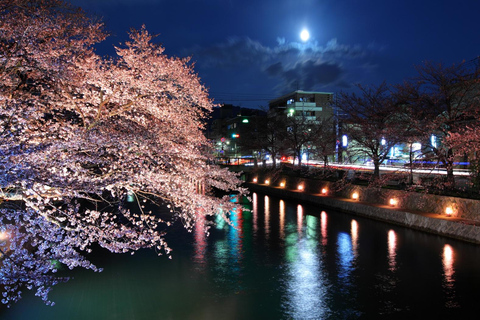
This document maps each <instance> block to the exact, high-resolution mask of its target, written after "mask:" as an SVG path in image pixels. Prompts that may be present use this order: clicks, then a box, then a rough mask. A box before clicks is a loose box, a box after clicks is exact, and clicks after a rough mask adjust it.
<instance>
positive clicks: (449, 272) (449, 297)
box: [442, 244, 459, 308]
mask: <svg viewBox="0 0 480 320" xmlns="http://www.w3.org/2000/svg"><path fill="white" fill-rule="evenodd" d="M454 262H455V252H454V251H453V248H452V247H451V246H450V245H448V244H446V245H445V246H444V247H443V254H442V265H443V274H444V280H443V290H444V292H445V295H446V303H445V305H446V307H448V308H457V307H459V304H458V302H457V301H456V300H457V299H456V294H455V278H454V275H455V268H454V266H453V264H454Z"/></svg>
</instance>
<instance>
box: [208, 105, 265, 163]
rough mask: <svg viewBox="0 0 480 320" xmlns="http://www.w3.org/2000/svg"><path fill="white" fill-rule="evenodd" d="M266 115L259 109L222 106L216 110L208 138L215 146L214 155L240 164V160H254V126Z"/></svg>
mask: <svg viewBox="0 0 480 320" xmlns="http://www.w3.org/2000/svg"><path fill="white" fill-rule="evenodd" d="M265 116H266V113H265V112H263V111H261V110H259V109H249V108H241V107H237V106H233V105H231V104H226V105H222V106H221V107H220V108H217V109H216V110H214V112H213V114H212V119H211V121H210V125H209V130H208V132H207V137H208V138H209V139H210V141H211V142H212V145H213V146H214V153H215V156H216V157H217V158H218V159H223V161H227V162H229V161H232V162H233V161H234V162H236V163H240V162H241V161H240V160H239V159H249V158H252V156H253V154H254V152H255V150H253V149H251V148H249V141H250V140H251V139H252V134H254V133H252V130H254V129H255V126H254V124H257V123H259V122H261V118H262V117H265Z"/></svg>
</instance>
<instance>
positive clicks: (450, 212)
mask: <svg viewBox="0 0 480 320" xmlns="http://www.w3.org/2000/svg"><path fill="white" fill-rule="evenodd" d="M445 214H446V215H447V216H449V217H450V216H452V214H453V208H452V207H446V208H445Z"/></svg>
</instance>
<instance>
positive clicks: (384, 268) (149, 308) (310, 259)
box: [0, 193, 480, 319]
mask: <svg viewBox="0 0 480 320" xmlns="http://www.w3.org/2000/svg"><path fill="white" fill-rule="evenodd" d="M252 199H253V202H252V203H247V206H248V207H250V208H251V209H252V210H251V211H250V212H247V211H241V210H240V211H239V212H238V213H237V214H236V215H235V216H234V217H233V223H234V224H235V225H236V227H237V228H233V227H231V226H228V225H226V224H225V223H222V222H220V223H219V225H218V226H217V227H216V228H214V229H213V230H212V231H211V234H210V236H209V237H208V238H207V237H205V235H204V233H203V232H199V231H195V232H194V233H191V234H190V233H187V232H186V231H184V230H183V229H181V228H174V229H173V230H172V233H171V234H170V245H171V247H172V248H173V249H174V255H173V259H172V260H169V259H168V258H166V257H157V256H156V254H155V252H153V251H150V250H144V251H141V252H138V253H137V254H135V255H133V256H130V255H114V254H109V253H106V252H102V255H101V256H99V257H95V259H94V262H96V263H97V265H98V266H99V267H103V268H104V272H102V273H93V272H91V271H86V270H76V271H73V275H74V277H75V278H74V279H72V280H70V281H69V282H67V283H65V284H60V285H57V286H56V287H55V288H54V289H53V291H52V293H51V295H50V298H51V299H52V300H53V301H55V303H56V305H55V306H54V307H49V306H45V305H44V304H43V303H42V302H41V300H40V299H38V298H36V297H34V296H33V294H31V293H28V292H26V293H25V295H24V298H23V299H22V300H21V301H20V302H19V303H17V304H15V305H13V306H12V308H10V309H8V310H7V309H1V310H0V319H421V318H425V319H454V318H455V319H473V318H476V317H478V311H480V272H479V271H480V246H476V245H472V244H469V243H464V242H460V241H455V240H451V239H448V238H443V237H439V236H435V235H430V234H426V233H422V232H419V231H414V230H409V229H406V228H402V227H397V226H393V225H389V224H385V223H381V222H377V221H371V220H367V219H363V218H360V217H355V216H351V215H347V214H343V213H338V212H335V211H333V210H328V209H324V208H321V207H318V206H312V205H306V204H299V203H296V202H292V201H284V200H281V199H279V198H275V197H271V196H267V195H264V194H260V193H254V194H253V197H252ZM97 254H98V252H97ZM472 316H473V318H472Z"/></svg>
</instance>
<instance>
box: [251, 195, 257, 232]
mask: <svg viewBox="0 0 480 320" xmlns="http://www.w3.org/2000/svg"><path fill="white" fill-rule="evenodd" d="M257 198H258V196H257V193H256V192H254V193H253V194H252V206H253V208H252V211H253V235H254V237H256V235H257V232H258V199H257Z"/></svg>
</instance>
